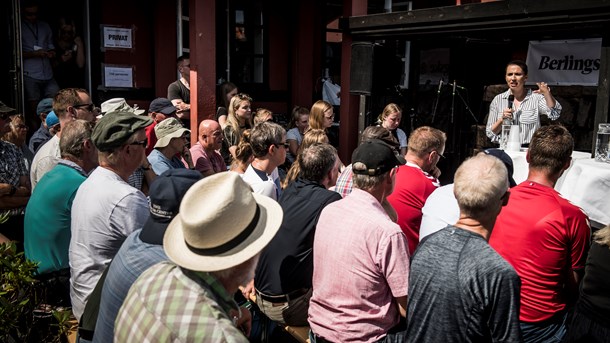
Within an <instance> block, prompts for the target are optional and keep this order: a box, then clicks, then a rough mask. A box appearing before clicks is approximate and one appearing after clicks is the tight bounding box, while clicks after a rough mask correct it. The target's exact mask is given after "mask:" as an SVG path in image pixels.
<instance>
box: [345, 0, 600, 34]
mask: <svg viewBox="0 0 610 343" xmlns="http://www.w3.org/2000/svg"><path fill="white" fill-rule="evenodd" d="M558 18H561V19H562V22H563V23H564V24H565V23H569V22H572V21H575V22H580V21H583V20H585V21H591V20H600V21H604V20H608V19H609V18H610V1H609V0H601V1H600V0H582V1H573V0H556V1H553V2H552V3H550V2H534V1H528V0H511V1H497V2H486V3H476V4H468V5H462V6H447V7H437V8H428V9H419V10H412V11H404V12H393V13H385V14H375V15H368V16H352V17H350V18H349V20H348V25H347V26H348V27H347V28H346V29H347V30H348V31H350V32H351V33H352V34H363V33H369V34H370V33H378V34H381V33H384V32H385V33H397V32H403V33H404V32H411V31H413V30H416V29H419V30H422V29H424V28H428V29H435V28H439V27H445V28H446V27H448V26H455V27H460V26H464V25H465V26H470V25H472V26H479V27H482V28H484V27H486V26H487V25H489V24H490V23H491V24H492V25H493V26H500V27H506V26H515V25H516V24H517V23H519V22H521V23H530V24H532V23H533V21H536V22H540V23H544V22H545V21H547V22H548V21H551V22H555V23H556V22H557V21H556V20H557V19H558ZM464 29H467V28H464Z"/></svg>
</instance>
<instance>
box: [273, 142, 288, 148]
mask: <svg viewBox="0 0 610 343" xmlns="http://www.w3.org/2000/svg"><path fill="white" fill-rule="evenodd" d="M273 145H275V146H276V147H278V148H279V147H280V146H283V147H284V148H285V149H288V148H289V147H290V143H288V142H282V143H275V144H273Z"/></svg>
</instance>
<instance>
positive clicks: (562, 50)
mask: <svg viewBox="0 0 610 343" xmlns="http://www.w3.org/2000/svg"><path fill="white" fill-rule="evenodd" d="M601 48H602V39H601V38H591V39H571V40H548V41H531V42H530V44H529V49H528V51H527V67H528V69H529V75H528V78H527V84H533V83H535V82H547V83H549V84H555V85H582V86H597V83H598V81H599V67H600V66H601Z"/></svg>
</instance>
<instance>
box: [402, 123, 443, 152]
mask: <svg viewBox="0 0 610 343" xmlns="http://www.w3.org/2000/svg"><path fill="white" fill-rule="evenodd" d="M446 142H447V135H445V133H444V132H443V131H441V130H439V129H435V128H433V127H430V126H421V127H418V128H417V129H415V131H413V132H412V133H411V136H409V143H408V149H409V151H411V152H413V153H415V154H416V155H417V156H420V157H421V156H423V155H425V154H427V153H429V152H430V151H433V150H440V149H442V148H444V147H445V143H446Z"/></svg>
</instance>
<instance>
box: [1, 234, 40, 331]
mask: <svg viewBox="0 0 610 343" xmlns="http://www.w3.org/2000/svg"><path fill="white" fill-rule="evenodd" d="M36 268H37V263H34V262H31V261H27V260H26V259H25V258H24V254H23V252H17V247H16V245H15V243H12V242H11V243H2V244H0V285H1V286H0V341H1V342H11V341H19V342H23V341H26V339H27V337H28V336H29V334H30V331H31V328H32V325H31V324H32V320H33V318H32V310H33V309H34V307H35V306H36V280H35V279H34V277H33V275H34V271H35V270H36Z"/></svg>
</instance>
